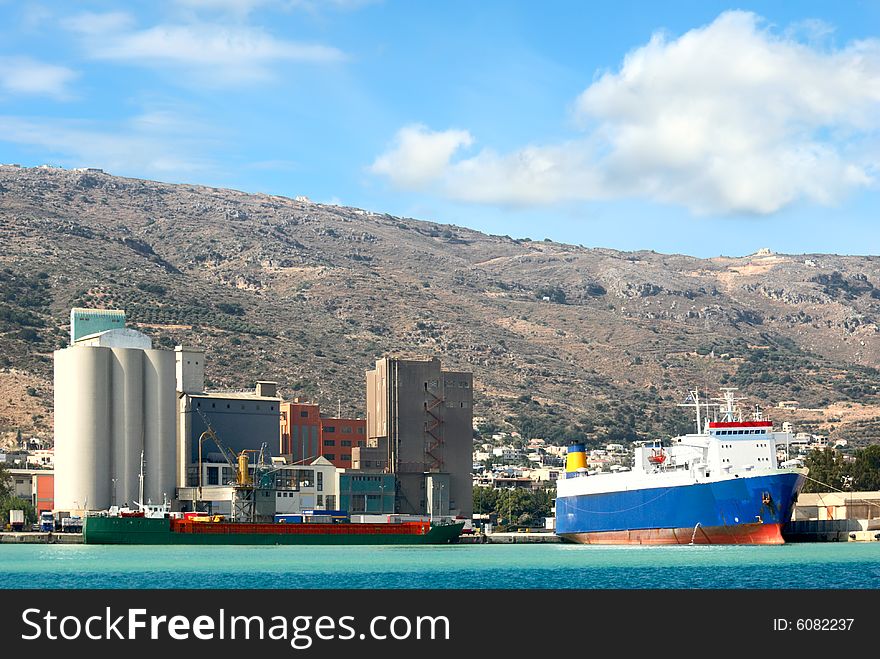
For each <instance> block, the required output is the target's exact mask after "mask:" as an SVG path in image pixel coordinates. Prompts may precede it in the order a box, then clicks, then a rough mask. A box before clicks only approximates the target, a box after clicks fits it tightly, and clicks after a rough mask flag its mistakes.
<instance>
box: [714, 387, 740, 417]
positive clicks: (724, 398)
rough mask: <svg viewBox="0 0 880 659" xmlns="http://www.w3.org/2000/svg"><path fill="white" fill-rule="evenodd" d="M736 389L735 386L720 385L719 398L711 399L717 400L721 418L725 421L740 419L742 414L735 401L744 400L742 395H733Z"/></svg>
mask: <svg viewBox="0 0 880 659" xmlns="http://www.w3.org/2000/svg"><path fill="white" fill-rule="evenodd" d="M735 391H737V388H736V387H722V388H721V398H713V399H712V400H717V401H718V402H719V403H721V405H719V407H720V408H721V420H722V421H726V422H731V421H742V414H741V413H740V411H739V407H738V406H737V404H736V403H737V401H740V400H745V398H743V397H742V396H739V397H737V396H735V395H734V392H735Z"/></svg>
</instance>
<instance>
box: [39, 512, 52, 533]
mask: <svg viewBox="0 0 880 659" xmlns="http://www.w3.org/2000/svg"><path fill="white" fill-rule="evenodd" d="M40 530H41V531H49V532H51V531H54V530H55V516H54V515H53V514H52V512H51V511H49V510H46V511H43V512H41V513H40Z"/></svg>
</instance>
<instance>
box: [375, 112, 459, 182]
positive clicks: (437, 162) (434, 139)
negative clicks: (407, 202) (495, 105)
mask: <svg viewBox="0 0 880 659" xmlns="http://www.w3.org/2000/svg"><path fill="white" fill-rule="evenodd" d="M472 142H473V138H472V137H471V135H470V133H468V132H467V131H465V130H446V131H431V130H428V129H427V128H425V127H424V126H421V125H411V126H405V127H403V128H401V129H400V130H399V131H398V132H397V135H396V136H395V138H394V143H393V144H392V146H391V148H390V149H389V150H388V151H387V152H386V153H385V154H383V155H381V156H379V157H378V158H377V159H376V161H375V162H374V163H373V164H372V166H371V167H370V171H372V172H373V173H374V174H382V175H384V176H387V177H388V178H389V179H390V180H391V181H392V183H394V184H395V185H398V186H400V187H406V188H408V187H417V186H420V185H423V184H425V183H427V182H428V181H430V180H432V179H435V178H437V177H438V176H441V175H442V174H443V172H444V171H445V170H446V169H447V168H448V166H449V159H450V158H451V157H452V155H453V154H454V153H455V152H456V151H457V150H458V149H459V148H461V147H467V146H470V145H471V143H472Z"/></svg>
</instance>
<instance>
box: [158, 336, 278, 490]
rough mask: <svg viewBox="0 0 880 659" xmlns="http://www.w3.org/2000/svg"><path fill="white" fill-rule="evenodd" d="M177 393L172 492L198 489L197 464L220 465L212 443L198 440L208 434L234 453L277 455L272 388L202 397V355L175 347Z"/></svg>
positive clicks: (270, 384)
mask: <svg viewBox="0 0 880 659" xmlns="http://www.w3.org/2000/svg"><path fill="white" fill-rule="evenodd" d="M174 356H175V361H176V363H175V373H176V388H177V478H176V484H177V487H192V486H196V485H198V474H199V453H200V448H201V453H202V463H203V467H204V463H208V462H215V463H222V464H224V465H225V464H226V463H225V460H224V459H223V456H222V454H219V453H218V451H219V449H217V448H216V446H214V444H213V443H210V442H206V441H203V440H202V436H203V433H204V432H205V431H206V430H207V429H208V424H209V423H210V425H211V428H212V429H213V430H214V432H215V433H216V434H217V436H218V437H220V439H221V440H222V441H223V443H224V445H225V446H226V448H227V449H228V450H230V451H232V452H234V453H236V454H237V453H240V452H241V451H245V450H247V451H255V452H260V451H262V452H263V454H264V456H266V459H267V460H268V459H269V457H271V456H273V455H275V456H277V455H278V453H279V451H278V448H279V446H278V436H279V427H280V418H281V411H280V410H281V399H280V398H279V397H278V386H277V384H276V383H275V382H269V381H260V382H257V384H256V387H255V388H254V390H253V391H234V392H206V391H205V353H204V351H203V350H197V349H189V348H184V347H181V346H178V347H177V348H176V349H175V351H174Z"/></svg>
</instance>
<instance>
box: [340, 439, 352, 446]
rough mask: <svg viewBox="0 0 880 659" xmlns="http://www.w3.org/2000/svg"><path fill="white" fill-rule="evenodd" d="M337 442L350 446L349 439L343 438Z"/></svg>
mask: <svg viewBox="0 0 880 659" xmlns="http://www.w3.org/2000/svg"><path fill="white" fill-rule="evenodd" d="M339 443H340V444H341V445H342V446H351V440H350V439H343V440H342V441H341V442H339Z"/></svg>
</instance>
